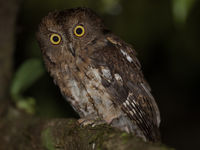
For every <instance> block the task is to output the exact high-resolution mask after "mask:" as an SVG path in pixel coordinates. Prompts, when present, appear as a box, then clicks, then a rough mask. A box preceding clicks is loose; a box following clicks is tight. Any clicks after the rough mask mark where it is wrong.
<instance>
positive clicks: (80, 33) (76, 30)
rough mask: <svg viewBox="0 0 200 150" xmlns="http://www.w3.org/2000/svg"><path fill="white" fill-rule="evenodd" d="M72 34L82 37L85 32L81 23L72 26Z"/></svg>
mask: <svg viewBox="0 0 200 150" xmlns="http://www.w3.org/2000/svg"><path fill="white" fill-rule="evenodd" d="M74 34H75V35H76V36H78V37H82V36H83V35H84V34H85V28H84V27H83V26H81V25H78V26H76V27H75V28H74Z"/></svg>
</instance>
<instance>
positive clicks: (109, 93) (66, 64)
mask: <svg viewBox="0 0 200 150" xmlns="http://www.w3.org/2000/svg"><path fill="white" fill-rule="evenodd" d="M36 35H37V40H38V42H39V46H40V48H41V52H42V55H43V59H44V62H45V66H46V68H47V70H48V72H49V73H50V75H51V76H52V78H53V79H54V82H55V84H56V85H58V87H59V88H60V91H61V93H62V95H63V96H64V98H65V99H66V100H67V101H68V102H69V103H70V104H71V106H72V107H73V108H74V110H75V111H76V112H77V113H78V114H79V116H80V118H81V119H80V120H79V121H80V122H82V123H83V122H85V123H87V122H88V123H89V122H90V123H91V122H93V123H95V122H96V123H98V122H102V123H107V124H109V125H110V126H112V127H116V128H118V129H120V130H122V131H126V132H128V133H132V134H134V135H135V136H137V137H140V138H142V139H143V140H144V141H151V142H156V141H159V139H160V133H159V124H160V113H159V109H158V106H157V104H156V102H155V100H154V98H153V96H152V94H151V89H150V87H149V85H148V83H147V82H146V80H145V79H144V77H143V74H142V71H141V65H140V63H139V61H138V59H137V57H136V52H135V50H134V49H133V48H132V46H131V45H129V44H127V43H126V42H124V41H123V40H121V39H120V38H119V37H118V36H116V35H115V34H114V33H112V32H111V31H110V30H109V29H107V27H106V26H105V25H104V23H103V21H102V19H101V18H100V17H99V16H98V15H97V14H96V13H95V12H93V11H92V10H91V9H89V8H74V9H68V10H61V11H53V12H50V13H49V14H48V15H47V16H46V17H44V18H43V19H42V21H41V23H40V25H39V29H38V32H37V34H36Z"/></svg>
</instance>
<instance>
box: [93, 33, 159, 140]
mask: <svg viewBox="0 0 200 150" xmlns="http://www.w3.org/2000/svg"><path fill="white" fill-rule="evenodd" d="M95 55H96V57H95V58H96V60H95V61H94V62H95V63H96V66H101V67H100V71H101V74H102V84H103V86H104V87H105V88H106V89H107V92H108V93H109V94H110V95H111V96H112V98H113V99H112V100H113V101H114V103H116V104H117V106H120V108H121V109H122V111H123V112H124V113H125V114H126V115H127V116H128V117H129V118H130V120H132V121H133V122H134V123H135V124H136V125H137V126H138V127H139V128H140V130H141V131H142V132H143V134H144V135H145V137H147V138H148V139H149V140H150V141H154V140H155V139H158V137H159V131H158V127H159V124H160V113H159V109H158V107H157V104H156V102H155V100H154V98H153V96H152V95H151V93H150V91H151V89H150V87H149V85H148V83H147V82H146V81H145V79H144V77H143V74H142V71H141V65H140V63H139V61H138V59H137V58H136V52H135V50H134V49H132V48H131V46H130V45H128V44H126V43H125V42H123V41H122V40H120V39H119V38H118V37H117V36H114V35H111V36H108V37H107V44H106V46H105V47H104V48H103V49H101V50H97V51H96V52H95ZM109 72H110V75H109Z"/></svg>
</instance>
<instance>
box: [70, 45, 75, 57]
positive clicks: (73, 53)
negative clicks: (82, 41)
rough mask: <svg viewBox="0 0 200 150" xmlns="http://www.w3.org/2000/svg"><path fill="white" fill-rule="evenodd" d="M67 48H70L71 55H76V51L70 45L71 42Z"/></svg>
mask: <svg viewBox="0 0 200 150" xmlns="http://www.w3.org/2000/svg"><path fill="white" fill-rule="evenodd" d="M69 50H70V52H71V53H72V55H73V56H74V57H75V56H76V53H75V50H74V48H73V46H72V43H69Z"/></svg>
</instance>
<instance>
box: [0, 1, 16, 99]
mask: <svg viewBox="0 0 200 150" xmlns="http://www.w3.org/2000/svg"><path fill="white" fill-rule="evenodd" d="M18 7H19V0H6V1H4V0H0V19H1V21H0V33H1V34H0V101H2V100H6V99H7V97H8V93H9V85H10V81H11V76H12V65H13V53H14V48H15V44H14V43H15V36H14V35H15V22H16V15H17V11H18Z"/></svg>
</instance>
